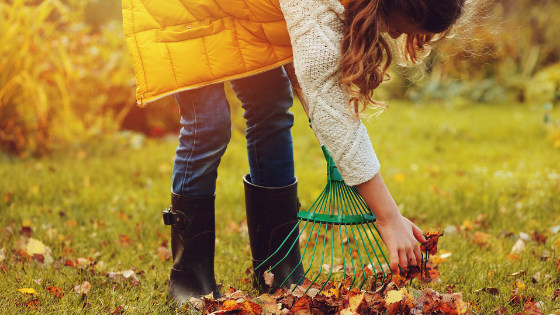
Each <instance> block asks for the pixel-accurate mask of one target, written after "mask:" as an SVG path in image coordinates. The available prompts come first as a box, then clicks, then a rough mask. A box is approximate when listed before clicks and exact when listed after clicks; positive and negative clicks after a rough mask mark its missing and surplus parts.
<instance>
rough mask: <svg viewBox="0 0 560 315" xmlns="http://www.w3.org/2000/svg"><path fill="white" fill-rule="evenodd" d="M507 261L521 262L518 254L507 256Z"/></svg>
mask: <svg viewBox="0 0 560 315" xmlns="http://www.w3.org/2000/svg"><path fill="white" fill-rule="evenodd" d="M506 259H507V260H511V261H516V260H519V255H516V254H506Z"/></svg>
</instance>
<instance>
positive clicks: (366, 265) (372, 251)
mask: <svg viewBox="0 0 560 315" xmlns="http://www.w3.org/2000/svg"><path fill="white" fill-rule="evenodd" d="M284 68H285V69H286V72H287V73H288V77H289V78H290V81H291V82H292V87H293V88H294V90H295V91H296V93H297V94H298V96H299V99H300V101H301V103H302V105H303V107H304V110H305V112H306V113H308V108H307V104H306V103H305V100H304V97H303V93H302V91H301V88H300V86H299V84H298V83H297V79H296V76H295V70H294V68H293V64H289V65H286V66H284ZM308 116H309V114H308ZM321 148H322V150H323V154H324V155H325V159H326V160H327V185H326V186H325V189H324V190H323V192H322V193H321V194H320V195H319V197H318V198H317V200H315V202H314V203H313V204H312V205H311V207H310V208H309V210H308V211H300V212H299V213H298V215H297V217H298V218H299V221H298V222H297V224H296V225H295V226H294V228H293V229H292V231H291V232H290V234H289V235H288V236H287V237H286V239H285V240H284V242H283V243H282V244H281V245H280V247H279V248H278V249H277V250H276V251H275V252H274V253H272V255H270V257H269V258H267V260H265V261H264V262H263V263H262V264H260V265H259V266H257V268H256V269H258V268H260V267H261V266H264V265H265V264H266V263H267V261H269V260H270V259H271V258H272V257H274V256H275V255H276V254H277V253H278V252H279V251H280V249H282V248H283V247H284V246H289V250H288V251H287V253H289V252H291V250H292V248H294V246H300V244H299V243H300V242H301V241H302V240H304V239H305V235H306V233H307V234H308V235H309V236H308V237H307V240H305V241H304V243H305V245H304V248H303V252H302V254H301V259H300V261H299V264H298V266H296V268H294V269H293V271H292V272H291V273H290V274H289V275H288V277H286V279H284V281H283V282H282V284H281V286H284V284H285V283H286V281H287V280H288V279H289V278H290V276H291V275H292V274H293V273H294V271H295V270H296V269H297V267H299V265H302V264H303V260H304V258H306V257H309V267H308V268H307V269H305V268H304V270H305V272H304V274H303V276H302V277H301V279H299V281H298V282H297V284H303V283H304V280H305V279H306V278H307V277H306V276H307V275H308V274H309V275H310V276H311V279H310V281H311V283H310V284H309V286H308V287H307V290H309V288H311V286H312V285H313V284H314V283H315V282H317V280H319V278H320V277H321V272H319V273H318V274H317V275H315V276H313V273H310V271H311V269H312V267H313V266H314V262H315V265H317V264H318V265H319V268H320V270H321V269H328V272H327V273H328V276H327V277H326V278H325V279H322V286H321V287H320V290H323V288H324V287H325V285H326V284H327V283H328V282H329V281H330V280H345V281H348V282H350V280H351V282H350V283H349V286H350V287H358V288H359V289H362V288H363V287H364V285H365V284H366V283H367V282H368V280H369V281H370V282H369V283H370V286H374V285H376V284H378V283H385V282H386V281H387V280H389V279H390V278H391V277H392V275H393V273H392V271H391V269H390V268H389V262H388V260H387V257H386V256H385V253H384V252H383V250H382V249H381V244H383V242H382V241H380V240H381V237H380V236H379V231H378V230H377V227H376V226H375V224H374V222H375V220H376V219H375V215H374V214H373V213H372V212H371V210H370V209H369V207H368V206H367V205H366V203H365V201H364V200H363V199H362V197H361V196H360V194H359V193H358V191H357V189H356V188H355V187H351V186H348V185H346V184H345V183H344V181H343V180H342V177H341V176H340V173H339V172H338V170H337V167H336V165H335V163H334V161H333V159H332V157H331V156H330V154H329V152H328V151H327V150H326V148H325V147H324V146H323V145H321ZM298 227H300V228H301V231H300V232H299V234H298V237H297V238H295V241H293V242H291V244H290V242H289V241H288V239H289V238H290V237H291V236H292V234H294V233H297V231H298ZM307 231H309V232H307ZM335 231H336V232H335ZM335 239H337V240H336V241H335ZM310 247H312V249H310ZM318 248H321V249H320V250H319V251H320V253H319V252H318ZM335 251H340V255H337V256H336V258H335V254H334V252H335ZM306 255H307V256H306ZM319 256H320V257H319ZM286 257H288V254H286V255H285V256H284V257H282V258H281V259H280V260H279V261H278V263H276V264H275V265H273V266H272V268H271V269H270V272H271V273H272V274H274V268H275V267H276V266H278V265H279V264H280V263H281V262H282V261H283V260H284V259H286ZM335 259H336V260H337V261H336V266H337V268H341V269H342V271H343V272H342V274H343V275H342V279H340V273H337V272H335V271H334V269H335V267H334V266H335ZM324 267H326V268H324ZM323 278H324V277H323ZM345 283H346V282H345ZM295 288H296V286H294V287H293V290H295Z"/></svg>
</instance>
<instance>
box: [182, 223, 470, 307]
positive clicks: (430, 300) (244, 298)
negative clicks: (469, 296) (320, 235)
mask: <svg viewBox="0 0 560 315" xmlns="http://www.w3.org/2000/svg"><path fill="white" fill-rule="evenodd" d="M442 235H443V233H441V234H440V233H439V232H433V233H428V235H427V238H428V242H426V243H425V244H423V245H422V246H421V249H422V251H425V252H426V255H425V257H426V258H427V257H428V254H430V255H435V254H436V252H437V242H438V238H439V237H441V236H442ZM272 279H273V275H272V274H271V273H270V272H268V273H266V274H265V280H266V282H267V283H272V281H273V280H272ZM413 279H418V280H419V281H422V282H423V283H430V282H434V281H437V280H438V279H439V271H438V270H437V267H436V266H435V265H434V264H433V263H432V262H430V261H428V260H427V259H426V261H424V262H423V263H422V266H420V267H419V266H410V267H409V268H408V269H407V270H406V272H405V273H403V274H402V275H397V274H394V275H393V276H392V277H391V278H389V280H388V281H386V282H385V283H381V284H380V285H379V286H378V285H377V283H374V284H373V286H370V287H369V289H370V290H360V289H357V288H351V281H352V278H351V277H347V278H346V279H344V280H342V281H331V282H328V283H326V284H325V283H323V284H319V283H311V282H310V281H309V280H307V279H306V281H305V282H304V283H303V284H302V285H299V286H296V285H292V287H291V288H290V289H289V290H288V289H285V288H281V289H278V290H277V291H276V292H275V293H274V294H262V295H260V296H257V297H251V296H249V295H247V294H246V293H244V292H243V291H240V290H236V289H235V288H230V289H229V291H228V292H227V293H226V294H225V296H223V297H220V298H217V299H214V298H213V296H212V294H210V295H209V296H205V297H202V298H201V299H197V298H191V299H190V301H189V302H190V306H192V307H194V308H196V309H197V310H198V311H201V312H203V313H205V314H247V315H260V314H294V315H296V314H298V315H306V314H325V315H326V314H340V315H351V314H379V313H382V314H431V313H438V312H439V313H443V314H465V313H466V312H467V304H466V303H465V302H463V297H462V294H461V293H454V292H448V293H445V294H440V293H438V292H436V291H434V290H433V289H430V288H426V289H422V290H416V289H407V288H405V287H404V286H406V285H407V284H409V283H410V281H412V280H413Z"/></svg>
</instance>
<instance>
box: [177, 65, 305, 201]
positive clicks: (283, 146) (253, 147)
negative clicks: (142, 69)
mask: <svg viewBox="0 0 560 315" xmlns="http://www.w3.org/2000/svg"><path fill="white" fill-rule="evenodd" d="M231 85H232V87H233V90H234V91H235V93H236V94H237V97H238V98H239V100H240V101H241V103H242V107H243V109H244V110H245V112H244V114H243V117H244V118H245V119H246V125H247V129H246V133H245V136H246V138H247V155H248V157H249V173H250V174H251V182H252V183H253V184H255V185H259V186H264V187H282V186H287V185H290V184H292V183H293V182H294V181H295V175H294V156H293V146H292V134H291V131H290V129H291V127H292V126H293V124H294V117H293V115H292V113H290V112H289V108H290V107H291V106H292V103H293V98H292V90H291V88H290V81H289V79H288V77H287V75H286V73H285V72H284V68H282V67H280V68H276V69H273V70H270V71H267V72H264V73H261V74H258V75H254V76H251V77H247V78H242V79H237V80H235V81H232V82H231ZM174 97H175V100H176V101H177V103H178V104H179V112H180V113H181V124H182V125H183V128H181V133H180V135H179V146H178V147H177V151H176V156H175V164H174V167H173V187H172V190H173V192H174V193H175V194H179V195H183V196H188V197H206V196H213V195H214V193H215V191H216V178H217V177H218V170H217V169H218V165H219V164H220V160H221V158H222V155H223V154H224V152H225V150H226V147H227V145H228V143H229V140H230V138H231V119H230V108H229V104H228V102H227V100H226V95H225V92H224V86H223V84H222V83H219V84H213V85H210V86H206V87H202V88H198V89H195V90H190V91H184V92H180V93H177V94H175V95H174ZM239 180H240V181H241V178H240V179H239Z"/></svg>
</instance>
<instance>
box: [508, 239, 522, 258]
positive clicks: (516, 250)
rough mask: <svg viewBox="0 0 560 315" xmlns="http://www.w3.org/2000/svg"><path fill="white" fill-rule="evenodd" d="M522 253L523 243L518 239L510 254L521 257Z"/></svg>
mask: <svg viewBox="0 0 560 315" xmlns="http://www.w3.org/2000/svg"><path fill="white" fill-rule="evenodd" d="M524 251H525V242H524V241H523V240H522V239H520V238H519V239H518V240H517V241H516V242H515V244H514V245H513V247H512V248H511V252H510V254H514V255H521V254H523V252H524Z"/></svg>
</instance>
